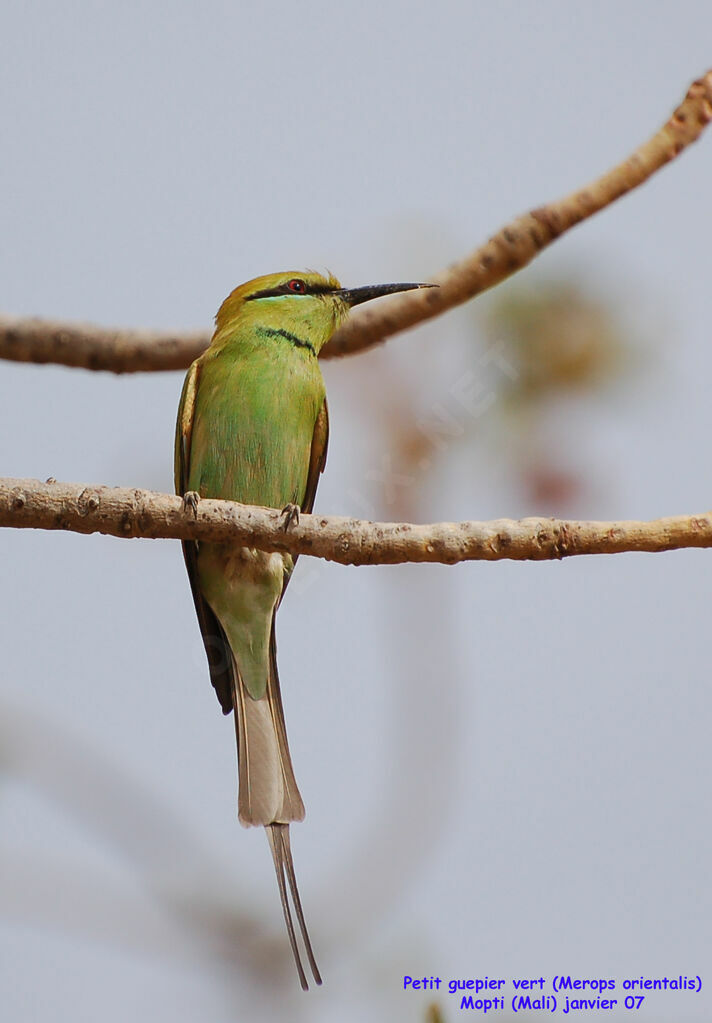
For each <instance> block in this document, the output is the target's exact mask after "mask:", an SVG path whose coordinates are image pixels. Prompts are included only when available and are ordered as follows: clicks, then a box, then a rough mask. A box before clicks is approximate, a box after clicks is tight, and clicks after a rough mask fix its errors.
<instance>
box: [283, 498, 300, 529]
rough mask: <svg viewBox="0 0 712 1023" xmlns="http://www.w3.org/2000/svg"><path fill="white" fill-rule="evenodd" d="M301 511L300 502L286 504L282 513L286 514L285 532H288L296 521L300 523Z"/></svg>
mask: <svg viewBox="0 0 712 1023" xmlns="http://www.w3.org/2000/svg"><path fill="white" fill-rule="evenodd" d="M299 512H300V508H299V505H298V504H292V503H291V501H290V503H289V504H285V506H284V508H282V515H283V516H284V532H285V533H286V532H287V530H288V529H289V527H290V526H291V524H292V523H293V522H294V523H295V524H296V525H297V526H298V525H299Z"/></svg>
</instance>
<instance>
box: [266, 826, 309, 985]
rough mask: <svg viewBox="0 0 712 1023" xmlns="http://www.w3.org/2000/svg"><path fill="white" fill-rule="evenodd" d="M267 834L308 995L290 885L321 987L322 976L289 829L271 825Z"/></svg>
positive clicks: (299, 968) (294, 948)
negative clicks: (300, 887)
mask: <svg viewBox="0 0 712 1023" xmlns="http://www.w3.org/2000/svg"><path fill="white" fill-rule="evenodd" d="M265 831H266V832H267V839H268V841H269V845H270V849H271V850H272V859H273V860H274V869H275V871H276V874H277V884H278V885H279V896H280V899H281V900H282V912H283V913H284V922H285V924H286V925H287V934H288V935H289V943H290V945H291V946H292V954H293V956H294V962H295V964H296V967H297V973H298V974H299V983H300V984H301V985H302V990H304V991H308V990H309V984H308V983H307V978H306V974H305V973H304V967H303V966H302V960H301V956H300V955H299V945H298V944H297V936H296V933H295V930H294V922H293V920H292V912H291V909H290V907H289V897H288V895H287V884H288V885H289V894H290V895H291V896H292V903H293V904H294V911H295V913H296V916H297V920H298V922H299V930H300V931H301V935H302V941H303V942H304V949H305V951H306V954H307V959H308V960H309V965H310V966H311V971H312V974H313V976H314V981H315V982H316V983H317V984H321V974H320V973H319V967H318V966H317V965H316V959H315V958H314V952H313V950H312V946H311V941H310V940H309V932H308V931H307V925H306V922H305V920H304V912H303V910H302V903H301V899H300V898H299V889H298V887H297V878H296V876H295V873H294V863H293V862H292V850H291V848H290V845H289V825H288V824H268V825H267V827H266V828H265ZM285 875H286V881H285Z"/></svg>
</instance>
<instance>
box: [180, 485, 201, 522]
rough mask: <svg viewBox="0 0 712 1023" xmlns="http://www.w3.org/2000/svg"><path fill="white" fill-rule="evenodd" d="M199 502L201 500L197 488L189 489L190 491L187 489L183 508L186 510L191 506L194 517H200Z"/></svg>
mask: <svg viewBox="0 0 712 1023" xmlns="http://www.w3.org/2000/svg"><path fill="white" fill-rule="evenodd" d="M199 502H200V494H199V493H198V491H197V490H188V491H186V493H185V494H183V508H184V509H185V510H186V511H188V509H189V508H190V510H191V511H192V513H193V518H194V519H197V517H198V504H199Z"/></svg>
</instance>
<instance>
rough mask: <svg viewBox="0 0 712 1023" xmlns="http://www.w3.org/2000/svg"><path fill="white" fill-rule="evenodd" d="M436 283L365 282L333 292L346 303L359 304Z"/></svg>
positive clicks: (428, 286) (432, 285)
mask: <svg viewBox="0 0 712 1023" xmlns="http://www.w3.org/2000/svg"><path fill="white" fill-rule="evenodd" d="M437 287H438V285H437V284H367V285H366V286H365V287H364V288H341V290H340V291H335V292H333V294H334V295H338V296H339V298H342V299H343V300H344V302H346V304H347V305H350V306H354V305H361V303H362V302H370V301H371V299H372V298H380V297H381V295H395V294H396V292H398V291H414V290H415V288H437Z"/></svg>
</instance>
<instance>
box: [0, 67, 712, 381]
mask: <svg viewBox="0 0 712 1023" xmlns="http://www.w3.org/2000/svg"><path fill="white" fill-rule="evenodd" d="M711 118H712V71H709V72H708V73H707V74H706V75H705V76H704V77H703V78H700V79H699V80H698V81H696V82H694V83H693V84H692V85H691V86H690V89H689V91H688V93H687V96H686V97H685V99H684V100H683V102H682V103H681V105H680V106H679V107H678V108H677V110H676V111H675V112H674V114H673V115H672V117H671V118H670V120H669V121H667V123H666V124H664V125H663V127H662V128H661V129H660V130H659V131H658V132H656V134H655V135H653V137H652V138H651V139H650V140H649V141H648V142H646V143H645V144H644V145H642V146H640V148H639V149H636V150H635V152H634V153H632V155H631V156H629V157H628V159H627V160H624V161H623V163H621V164H619V165H618V166H617V167H614V168H613V170H611V171H608V173H607V174H604V175H603V176H602V177H600V178H598V179H597V180H596V181H594V182H592V183H591V184H590V185H587V186H586V187H585V188H582V189H580V190H579V191H577V192H573V193H572V194H571V195H568V196H566V197H565V198H563V199H559V200H558V201H556V202H552V203H549V204H548V205H546V206H540V207H539V208H538V209H535V210H532V211H531V212H529V213H525V214H524V215H523V216H521V217H517V218H516V219H515V220H513V221H512V222H511V223H510V224H508V225H507V226H506V227H504V228H503V229H502V230H501V231H499V232H498V233H497V234H496V235H494V237H492V238H490V240H489V241H488V242H487V243H486V244H485V245H483V246H481V247H480V248H479V249H476V250H475V251H474V252H473V253H472V254H471V255H469V256H468V257H467V258H466V259H464V260H462V261H461V262H459V263H455V264H454V265H453V266H451V267H449V268H448V269H447V270H443V271H441V272H440V273H438V274H436V275H435V276H434V277H433V278H432V279H433V281H435V282H436V283H437V284H439V285H440V287H439V288H438V289H435V288H433V289H432V290H430V289H428V290H427V291H409V292H406V293H404V294H402V295H399V296H398V297H396V298H392V299H390V300H384V301H382V302H379V303H377V304H375V305H373V306H371V307H368V306H367V307H365V308H362V309H357V310H355V312H354V314H353V315H352V316H351V317H350V318H349V320H348V322H347V323H346V325H345V326H344V327H342V328H341V330H339V331H338V332H337V333H336V334H335V335H334V337H333V338H332V340H331V341H330V342H329V344H328V345H326V347H325V348H324V349H323V351H322V356H323V357H324V358H330V357H333V356H338V355H347V354H351V353H353V352H358V351H362V350H363V349H365V348H369V347H370V346H371V345H374V344H377V343H378V342H380V341H383V340H385V338H387V337H391V336H392V335H393V334H397V333H398V332H399V331H402V330H406V329H407V328H408V327H413V326H415V324H417V323H421V322H422V321H423V320H427V319H430V318H431V317H433V316H438V315H440V313H443V312H445V311H446V310H448V309H452V308H453V307H454V306H456V305H460V304H461V303H462V302H465V301H467V299H469V298H472V297H473V296H474V295H478V294H480V292H482V291H486V290H487V289H488V288H491V287H493V285H495V284H499V282H500V281H502V280H504V279H505V278H506V277H509V276H510V275H511V274H513V273H514V272H515V271H517V270H520V269H521V268H522V267H524V266H526V265H527V263H529V262H531V260H532V259H533V258H534V257H535V256H536V255H537V254H538V253H539V252H540V251H541V250H542V249H544V248H546V246H547V245H549V244H550V243H551V242H552V241H554V240H555V239H556V238H558V237H559V236H560V235H561V234H563V233H564V231H568V230H569V228H571V227H573V226H574V225H575V224H578V223H580V222H581V221H582V220H585V219H586V218H587V217H590V216H592V214H594V213H597V212H598V211H599V210H602V209H604V208H605V207H606V206H608V205H610V203H612V202H614V201H615V200H616V199H619V198H620V197H621V196H622V195H625V193H626V192H629V191H630V190H631V189H632V188H636V187H637V186H638V185H641V184H642V183H643V182H644V181H646V180H647V179H648V178H649V177H650V176H651V175H652V174H654V173H655V171H657V170H659V169H660V168H661V167H663V166H664V165H665V164H666V163H669V161H670V160H672V159H674V157H676V156H677V155H678V154H679V153H681V152H682V150H683V149H685V148H686V147H687V146H689V145H690V144H691V143H692V142H694V141H695V140H696V139H697V138H699V136H700V134H701V132H702V130H703V128H704V127H705V125H706V124H707V123H708V122H709V120H710V119H711ZM208 341H209V334H208V333H207V332H201V333H192V334H185V333H180V332H158V331H156V332H153V331H137V330H107V329H106V328H101V327H92V326H82V325H78V324H73V325H68V324H63V323H53V322H50V321H43V320H34V319H33V320H26V319H11V318H8V317H5V318H0V357H2V358H5V359H13V360H15V361H17V362H54V363H61V364H62V365H65V366H79V367H83V368H85V369H105V370H111V371H113V372H114V373H130V372H136V371H139V370H162V369H184V368H185V367H186V366H188V365H190V363H191V362H192V361H193V359H195V358H196V356H197V355H199V354H200V352H201V351H202V350H203V349H204V348H205V346H206V345H207V344H208Z"/></svg>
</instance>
